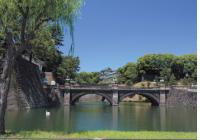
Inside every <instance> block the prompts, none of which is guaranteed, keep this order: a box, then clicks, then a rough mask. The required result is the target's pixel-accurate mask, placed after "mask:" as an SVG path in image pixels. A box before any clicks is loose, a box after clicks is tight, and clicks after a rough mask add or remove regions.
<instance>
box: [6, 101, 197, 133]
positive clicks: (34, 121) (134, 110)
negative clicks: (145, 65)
mask: <svg viewBox="0 0 200 140" xmlns="http://www.w3.org/2000/svg"><path fill="white" fill-rule="evenodd" d="M46 110H47V111H49V112H50V116H46ZM196 124H197V110H196V108H192V107H183V106H178V107H155V106H151V105H150V104H149V103H133V102H132V103H131V102H126V103H125V102H124V103H120V105H119V106H114V107H112V106H109V105H108V104H106V103H102V102H80V103H78V104H76V105H75V106H71V107H59V108H50V109H49V108H48V109H32V110H29V111H12V112H11V111H8V112H7V114H6V128H7V129H9V130H12V131H19V130H25V131H28V130H44V131H64V132H66V133H69V132H77V131H86V130H124V131H142V130H147V131H148V130H149V131H150V130H151V131H196V130H197V125H196Z"/></svg>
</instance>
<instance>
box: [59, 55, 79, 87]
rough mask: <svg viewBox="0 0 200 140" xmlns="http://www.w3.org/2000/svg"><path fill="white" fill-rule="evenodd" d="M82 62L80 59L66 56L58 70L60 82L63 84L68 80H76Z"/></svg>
mask: <svg viewBox="0 0 200 140" xmlns="http://www.w3.org/2000/svg"><path fill="white" fill-rule="evenodd" d="M79 64H80V60H79V58H78V57H72V56H66V57H64V58H63V60H62V63H61V64H60V65H59V66H58V69H57V78H58V82H59V83H61V84H63V83H64V82H65V79H66V78H70V79H75V76H76V73H77V72H78V71H79Z"/></svg>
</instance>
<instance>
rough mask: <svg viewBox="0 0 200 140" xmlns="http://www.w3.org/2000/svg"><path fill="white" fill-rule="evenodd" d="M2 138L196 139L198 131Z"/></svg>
mask: <svg viewBox="0 0 200 140" xmlns="http://www.w3.org/2000/svg"><path fill="white" fill-rule="evenodd" d="M1 138H47V139H55V138H58V139H63V138H102V139H106V138H109V139H196V138H197V133H196V132H170V131H169V132H168V131H83V132H77V133H71V134H66V133H63V132H48V131H21V132H16V133H12V132H9V133H7V134H5V135H3V136H0V139H1Z"/></svg>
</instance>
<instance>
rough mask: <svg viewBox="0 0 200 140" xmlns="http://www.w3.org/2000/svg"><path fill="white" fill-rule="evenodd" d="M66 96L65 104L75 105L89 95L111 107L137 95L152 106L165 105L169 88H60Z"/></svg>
mask: <svg viewBox="0 0 200 140" xmlns="http://www.w3.org/2000/svg"><path fill="white" fill-rule="evenodd" d="M59 89H60V90H61V92H62V93H63V94H64V104H65V105H74V104H75V103H76V101H78V100H79V98H80V97H82V96H84V95H88V94H96V95H100V96H102V97H103V98H105V99H106V100H107V101H108V102H109V103H110V105H118V104H119V103H120V102H121V101H122V100H123V99H124V98H125V97H128V96H132V95H135V94H138V95H142V96H144V97H146V98H147V99H148V100H149V101H150V102H151V103H152V105H157V106H158V105H163V104H165V101H166V94H168V93H169V89H168V88H133V87H130V86H126V87H125V86H117V85H72V86H63V87H62V86H60V88H59Z"/></svg>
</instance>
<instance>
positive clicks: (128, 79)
mask: <svg viewBox="0 0 200 140" xmlns="http://www.w3.org/2000/svg"><path fill="white" fill-rule="evenodd" d="M117 72H118V73H119V77H118V83H122V84H128V85H131V84H133V83H135V82H136V81H137V78H138V71H137V65H136V64H135V63H132V62H130V63H127V64H126V65H124V66H123V67H121V68H119V69H118V70H117Z"/></svg>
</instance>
